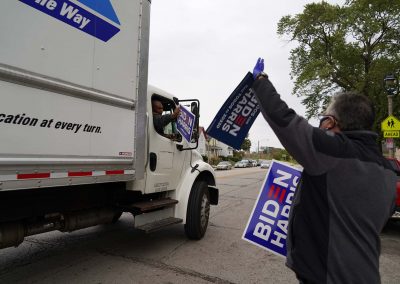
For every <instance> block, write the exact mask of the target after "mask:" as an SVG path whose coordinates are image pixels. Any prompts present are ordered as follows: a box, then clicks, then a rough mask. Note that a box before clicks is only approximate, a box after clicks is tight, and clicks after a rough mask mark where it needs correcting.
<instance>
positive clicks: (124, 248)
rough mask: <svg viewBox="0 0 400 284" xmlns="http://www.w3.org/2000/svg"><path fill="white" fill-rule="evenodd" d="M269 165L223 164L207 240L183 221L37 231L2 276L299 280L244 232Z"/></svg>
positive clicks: (392, 255)
mask: <svg viewBox="0 0 400 284" xmlns="http://www.w3.org/2000/svg"><path fill="white" fill-rule="evenodd" d="M265 174H266V170H261V169H258V168H250V169H233V170H230V171H224V172H217V176H218V187H219V188H220V204H219V205H218V206H215V207H212V209H211V216H210V224H209V228H208V231H207V233H206V236H205V237H204V238H203V239H202V240H201V241H189V240H187V239H186V237H185V235H184V231H183V225H174V226H172V227H170V228H167V229H165V230H162V231H158V232H154V233H151V234H148V235H146V234H143V233H141V232H139V231H137V230H134V229H133V228H132V221H133V219H132V217H131V216H130V215H129V214H124V215H123V216H122V218H121V220H120V221H119V222H118V223H117V224H114V225H104V226H97V227H93V228H89V229H84V230H80V231H76V232H73V233H69V234H65V233H64V234H63V233H59V232H52V233H47V234H42V235H39V236H34V237H29V238H27V239H26V241H25V242H24V243H23V244H22V245H20V246H19V247H18V248H8V249H3V250H1V251H0V283H96V284H98V283H274V284H276V283H297V281H296V279H295V277H294V274H293V273H292V272H291V271H290V270H289V269H287V268H286V267H285V265H284V259H283V258H281V257H278V256H275V255H273V254H272V253H269V252H267V251H265V250H263V249H260V248H258V247H256V246H254V245H252V244H250V243H248V242H246V241H243V240H242V239H241V237H242V234H243V230H244V228H245V226H246V224H247V220H248V218H249V215H250V213H251V211H252V208H253V205H254V203H255V200H256V198H257V195H258V191H259V189H260V187H261V184H262V182H263V180H264V177H265ZM381 274H382V283H400V222H395V223H391V224H389V225H388V226H387V227H386V229H385V231H384V232H383V233H382V255H381Z"/></svg>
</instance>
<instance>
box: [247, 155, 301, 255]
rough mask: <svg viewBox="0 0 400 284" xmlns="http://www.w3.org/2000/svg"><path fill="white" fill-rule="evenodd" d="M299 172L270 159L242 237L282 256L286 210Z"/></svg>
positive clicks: (284, 247) (284, 242)
mask: <svg viewBox="0 0 400 284" xmlns="http://www.w3.org/2000/svg"><path fill="white" fill-rule="evenodd" d="M300 177H301V171H300V170H298V169H296V168H293V167H291V166H288V165H287V164H284V163H281V162H277V161H273V162H272V164H271V166H270V168H269V171H268V174H267V177H266V179H265V181H264V184H263V186H262V188H261V190H260V193H259V195H258V199H257V201H256V204H255V206H254V208H253V212H252V214H251V216H250V218H249V221H248V223H247V227H246V229H245V231H244V233H243V239H244V240H246V241H248V242H251V243H253V244H255V245H257V246H260V247H262V248H264V249H267V250H269V251H271V252H273V253H275V254H277V255H280V256H283V257H286V237H287V232H288V222H289V211H290V207H291V205H292V201H293V196H294V192H295V190H296V187H297V184H298V183H299V180H300Z"/></svg>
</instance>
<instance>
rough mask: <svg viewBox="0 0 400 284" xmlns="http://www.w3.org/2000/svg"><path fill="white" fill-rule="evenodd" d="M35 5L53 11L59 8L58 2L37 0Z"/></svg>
mask: <svg viewBox="0 0 400 284" xmlns="http://www.w3.org/2000/svg"><path fill="white" fill-rule="evenodd" d="M35 3H37V4H39V5H40V6H43V7H46V8H47V9H49V10H51V11H54V9H55V8H56V7H57V2H56V1H54V0H35Z"/></svg>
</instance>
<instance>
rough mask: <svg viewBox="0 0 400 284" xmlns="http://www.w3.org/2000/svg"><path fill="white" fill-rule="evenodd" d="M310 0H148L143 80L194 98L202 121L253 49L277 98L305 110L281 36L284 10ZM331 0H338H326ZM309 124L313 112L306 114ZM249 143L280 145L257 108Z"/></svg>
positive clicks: (293, 10)
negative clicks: (296, 93)
mask: <svg viewBox="0 0 400 284" xmlns="http://www.w3.org/2000/svg"><path fill="white" fill-rule="evenodd" d="M312 2H317V1H310V0H308V1H307V0H280V1H272V0H248V1H243V0H202V1H198V0H168V1H166V0H153V1H152V4H151V5H152V6H151V22H150V56H149V84H152V85H154V86H156V87H158V88H161V89H163V90H165V91H167V92H169V93H171V94H174V96H176V97H178V98H179V99H193V98H196V99H199V100H200V104H201V105H200V125H201V126H204V127H205V128H207V127H208V126H209V125H210V124H211V122H212V120H213V118H214V117H215V115H216V114H217V112H218V111H219V109H220V108H221V106H222V105H223V103H224V102H225V100H226V99H227V98H228V97H229V95H230V94H231V93H232V91H233V90H234V89H235V87H236V86H237V85H238V84H239V83H240V81H241V80H242V79H243V77H244V76H245V75H246V73H247V72H248V71H250V72H252V70H253V67H254V65H255V63H256V60H257V58H258V57H262V58H264V59H265V72H266V73H267V74H268V76H269V79H270V80H271V82H272V83H273V84H274V86H275V88H276V89H277V91H278V93H279V94H280V95H281V97H282V99H283V100H285V101H286V103H287V104H288V105H289V107H291V108H292V109H294V110H295V111H296V112H297V113H298V114H299V115H302V116H305V107H304V106H303V105H302V104H301V99H300V98H297V97H296V96H294V95H292V90H293V81H292V80H291V78H290V71H291V70H290V60H289V56H290V50H291V49H293V48H294V47H296V43H294V42H289V40H288V39H289V38H288V36H284V37H279V36H278V34H277V24H278V22H279V20H280V19H281V18H282V17H283V16H285V15H295V14H298V13H301V12H302V11H303V8H304V5H305V4H307V3H312ZM327 2H329V3H331V4H335V3H336V4H340V5H342V4H343V3H344V0H330V1H327ZM310 123H311V124H313V125H315V124H316V120H315V119H313V120H311V121H310ZM249 139H250V140H251V142H252V148H251V149H252V150H253V151H257V147H258V145H259V146H260V147H265V146H269V147H278V148H283V147H282V145H281V143H280V142H279V140H278V139H277V137H276V136H275V135H274V133H273V131H272V130H271V128H270V127H269V126H268V124H267V123H266V121H265V120H264V118H263V116H262V115H261V114H260V115H259V116H258V118H257V119H256V121H255V122H254V124H253V126H252V127H251V129H250V132H249Z"/></svg>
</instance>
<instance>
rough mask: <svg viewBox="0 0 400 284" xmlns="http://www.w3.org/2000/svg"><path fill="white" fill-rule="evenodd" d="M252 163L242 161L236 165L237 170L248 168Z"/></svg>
mask: <svg viewBox="0 0 400 284" xmlns="http://www.w3.org/2000/svg"><path fill="white" fill-rule="evenodd" d="M248 167H250V163H249V161H248V160H241V161H239V162H237V163H236V164H235V168H248Z"/></svg>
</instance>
